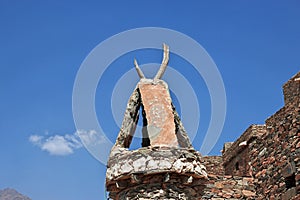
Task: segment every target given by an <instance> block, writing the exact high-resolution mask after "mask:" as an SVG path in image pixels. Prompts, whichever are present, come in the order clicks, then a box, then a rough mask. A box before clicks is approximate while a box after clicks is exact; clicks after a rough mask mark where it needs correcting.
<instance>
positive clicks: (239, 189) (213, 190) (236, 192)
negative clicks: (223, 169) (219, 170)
mask: <svg viewBox="0 0 300 200" xmlns="http://www.w3.org/2000/svg"><path fill="white" fill-rule="evenodd" d="M208 178H209V182H208V183H207V184H206V188H205V189H204V194H203V196H202V199H203V200H205V199H210V200H225V199H230V200H237V199H256V197H257V196H256V192H255V187H254V180H253V178H249V177H238V176H214V175H209V176H208Z"/></svg>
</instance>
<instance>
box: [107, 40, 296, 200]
mask: <svg viewBox="0 0 300 200" xmlns="http://www.w3.org/2000/svg"><path fill="white" fill-rule="evenodd" d="M168 59H169V48H168V46H166V45H164V56H163V61H162V64H161V67H160V69H159V71H158V73H157V75H156V76H155V77H154V79H146V78H145V76H144V74H143V72H142V71H141V69H140V68H139V66H138V64H137V62H136V60H135V62H134V63H135V67H136V70H137V73H138V75H139V76H140V81H139V83H138V84H137V86H136V88H135V90H134V91H133V93H132V95H131V97H130V99H129V101H128V104H127V108H126V111H125V115H124V120H123V123H122V127H121V129H120V132H119V135H118V137H117V140H116V143H115V145H114V146H113V148H112V149H111V153H110V157H109V160H108V163H107V172H106V188H107V191H108V192H109V199H113V200H135V199H136V200H137V199H141V200H146V199H173V200H175V199H176V200H177V199H182V200H200V199H203V200H208V199H211V200H225V199H230V200H238V199H248V200H250V199H258V200H264V199H270V200H300V72H299V73H298V74H296V75H295V76H294V77H292V78H291V79H290V80H289V81H287V83H285V84H284V85H283V93H284V102H285V104H284V106H283V107H282V108H281V109H280V110H279V111H277V112H276V113H275V114H274V115H272V116H270V117H269V118H267V119H266V121H265V124H262V125H250V126H249V127H248V128H247V129H246V130H245V132H244V133H243V134H242V135H241V136H240V137H239V138H238V139H237V140H236V141H235V142H228V143H225V144H224V147H223V150H222V155H221V156H204V157H202V156H201V154H200V153H199V152H197V151H196V150H195V149H194V148H193V146H192V145H191V143H190V141H189V138H188V135H187V133H186V131H185V129H184V127H183V124H182V123H181V121H180V118H179V115H178V113H177V112H176V109H175V107H174V106H173V104H172V100H171V98H170V94H169V89H168V85H167V83H165V82H164V81H163V80H161V79H160V78H161V77H162V75H163V73H164V71H165V69H166V66H167V63H168ZM140 110H141V111H142V113H141V115H142V118H143V129H142V135H143V139H142V144H141V147H140V148H138V149H136V150H129V146H130V144H131V140H132V138H133V135H134V132H135V129H136V125H137V122H138V119H139V114H140V113H139V112H140Z"/></svg>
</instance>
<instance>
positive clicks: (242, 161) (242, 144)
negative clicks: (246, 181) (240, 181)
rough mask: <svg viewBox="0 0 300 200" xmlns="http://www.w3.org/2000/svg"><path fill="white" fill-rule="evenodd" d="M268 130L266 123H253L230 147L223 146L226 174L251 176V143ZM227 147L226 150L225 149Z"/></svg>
mask: <svg viewBox="0 0 300 200" xmlns="http://www.w3.org/2000/svg"><path fill="white" fill-rule="evenodd" d="M265 132H266V126H265V125H251V126H250V127H249V128H248V129H247V130H246V131H245V132H244V133H243V134H242V135H241V136H240V137H239V138H238V139H237V140H236V141H235V142H234V143H233V144H231V146H230V147H227V148H223V151H224V152H223V155H222V157H223V166H224V170H225V174H226V175H235V176H251V167H250V165H249V163H250V155H249V152H250V151H252V148H256V147H254V146H253V145H251V143H252V142H253V141H254V140H256V139H257V138H259V137H261V136H262V135H263V134H265ZM225 149H226V150H225Z"/></svg>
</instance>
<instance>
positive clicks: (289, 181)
mask: <svg viewBox="0 0 300 200" xmlns="http://www.w3.org/2000/svg"><path fill="white" fill-rule="evenodd" d="M284 181H285V187H286V189H290V188H292V187H296V179H295V173H293V174H292V175H291V176H288V177H285V179H284Z"/></svg>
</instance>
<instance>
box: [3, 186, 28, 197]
mask: <svg viewBox="0 0 300 200" xmlns="http://www.w3.org/2000/svg"><path fill="white" fill-rule="evenodd" d="M0 200H31V199H29V198H28V197H26V196H24V195H22V194H20V193H19V192H17V191H16V190H14V189H10V188H7V189H4V190H0Z"/></svg>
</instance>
